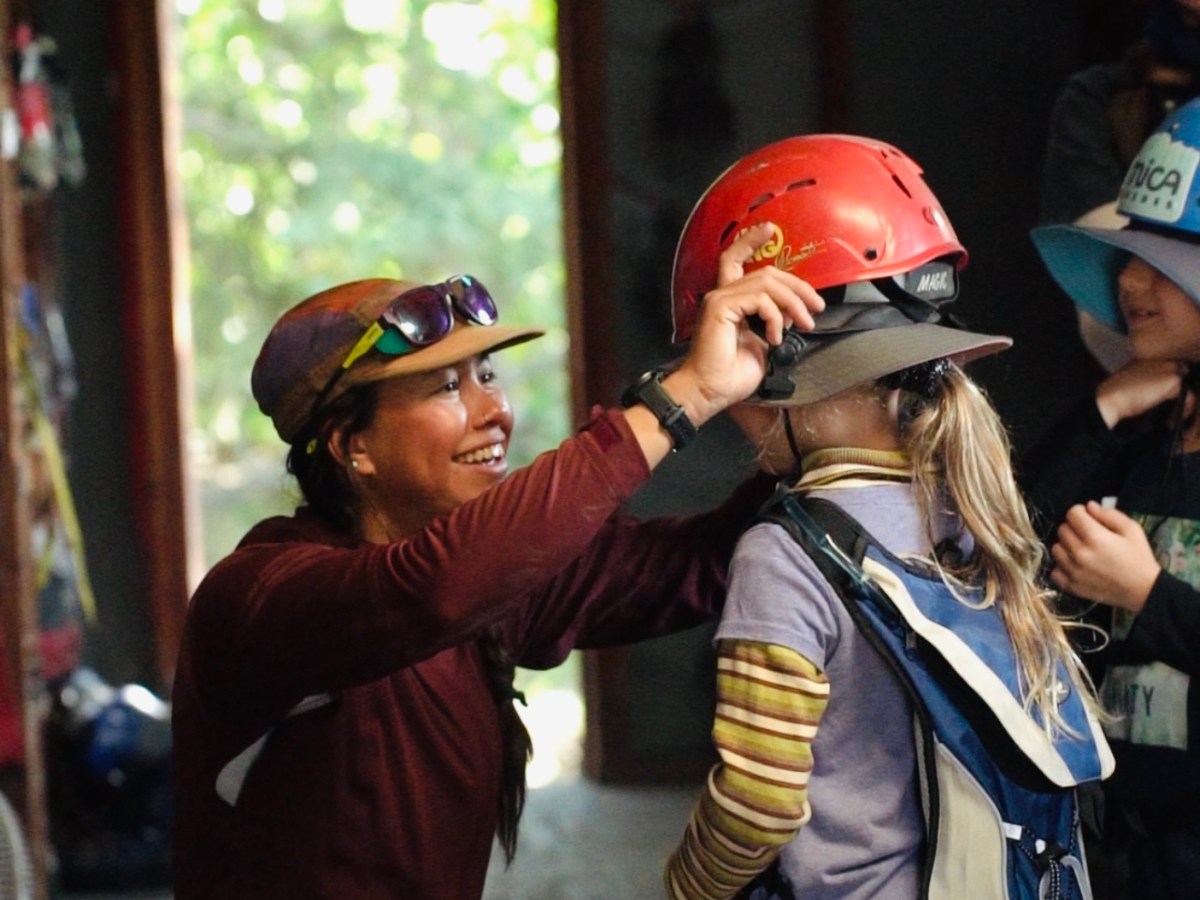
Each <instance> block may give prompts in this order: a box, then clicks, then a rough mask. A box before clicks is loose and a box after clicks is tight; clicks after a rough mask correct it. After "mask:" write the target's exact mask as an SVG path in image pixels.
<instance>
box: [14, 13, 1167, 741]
mask: <svg viewBox="0 0 1200 900" xmlns="http://www.w3.org/2000/svg"><path fill="white" fill-rule="evenodd" d="M570 2H584V3H591V2H598V0H570ZM1143 6H1144V3H1137V2H1133V0H1122V2H1116V0H1109V2H1102V0H1095V2H1083V0H1008V2H1005V3H982V2H977V0H910V2H905V3H887V2H882V0H875V2H867V0H856V2H845V3H835V2H832V0H825V2H818V0H809V2H787V3H768V2H763V0H741V2H738V0H724V2H722V0H711V2H707V3H689V2H684V0H678V2H665V0H610V2H608V3H605V4H604V5H603V16H602V21H603V23H604V24H603V28H602V29H599V30H598V33H596V34H595V35H594V41H595V42H596V46H598V47H600V48H602V53H601V57H602V59H603V61H604V66H603V71H602V72H600V73H598V75H597V77H600V78H603V80H604V83H603V96H604V97H605V98H606V101H605V108H603V109H600V108H596V109H589V110H585V111H581V113H582V114H585V115H589V116H592V117H598V118H599V119H600V120H601V121H602V122H603V125H604V135H605V141H606V144H607V146H606V148H605V153H606V156H607V159H608V168H607V172H606V173H605V174H606V177H607V178H608V179H609V188H610V190H609V192H608V197H609V206H608V209H607V210H605V215H606V218H607V220H608V221H609V222H610V226H609V227H610V234H608V235H606V236H605V240H604V241H600V242H598V243H599V245H600V246H607V247H609V248H611V259H610V260H608V261H607V264H608V265H610V266H611V277H612V288H611V296H608V297H601V298H597V297H588V298H586V302H588V303H597V302H600V303H608V304H611V316H612V321H613V324H614V327H613V329H612V331H611V333H610V334H607V335H603V336H601V335H591V336H589V340H592V341H599V342H601V346H602V347H604V348H605V349H606V350H607V351H608V352H611V353H612V354H614V356H615V358H616V359H617V360H618V370H619V373H620V374H621V376H622V378H623V379H625V380H631V379H632V378H633V377H635V376H636V374H637V373H639V372H640V371H641V370H643V369H644V368H646V367H647V366H648V365H650V364H652V363H655V362H658V361H661V360H662V359H663V358H664V356H665V355H666V354H668V353H670V352H671V350H670V348H669V347H668V345H667V331H666V329H667V327H668V325H667V321H668V320H667V310H668V307H667V297H668V288H669V274H670V265H671V259H672V255H673V251H674V243H675V239H676V237H677V235H678V233H679V230H680V228H681V226H682V223H683V221H684V219H685V217H686V215H687V212H688V210H689V209H690V206H691V204H692V203H693V202H694V201H695V199H696V198H697V197H699V195H700V193H701V192H702V191H703V190H704V188H706V187H707V185H708V184H709V183H710V182H711V181H712V179H713V178H715V177H716V176H717V175H718V174H719V173H720V172H721V171H722V170H723V169H724V168H725V167H726V166H728V165H729V164H730V163H732V162H733V161H734V160H736V159H737V158H738V156H740V155H741V154H743V153H745V152H747V151H749V150H751V149H754V148H756V147H758V146H761V145H762V144H764V143H767V142H770V141H773V140H776V139H779V138H783V137H786V136H789V135H793V134H799V133H804V132H813V131H829V130H840V131H847V132H851V133H857V134H864V135H869V136H872V137H876V138H882V139H884V140H888V141H890V142H892V143H894V144H896V145H897V146H899V147H900V148H901V149H903V150H905V151H906V152H907V153H909V154H910V155H911V156H913V157H914V158H915V159H916V160H917V161H918V162H919V163H921V164H922V165H923V166H924V168H925V170H926V175H927V180H928V181H929V183H930V185H931V186H932V187H933V189H934V191H935V193H936V194H937V195H938V196H939V198H940V199H941V200H942V203H943V205H944V207H945V208H946V210H947V212H948V214H949V216H950V218H951V220H952V222H953V223H954V225H955V227H956V229H957V231H958V234H959V237H960V239H961V240H962V242H963V243H964V244H965V245H966V247H967V248H968V250H969V252H970V254H971V262H970V265H969V266H968V268H967V269H966V271H965V272H964V275H963V294H962V296H963V298H964V299H963V301H962V303H961V304H960V310H961V312H962V313H963V316H964V318H965V319H966V320H967V322H968V324H970V325H971V326H972V327H973V328H975V329H977V330H982V331H992V332H998V333H1006V334H1010V335H1012V336H1013V337H1014V338H1015V346H1014V348H1013V349H1012V350H1011V351H1009V352H1007V353H1005V354H1002V355H1001V356H999V357H995V358H993V359H989V360H985V361H983V362H981V363H980V364H979V365H978V367H977V368H976V369H975V370H974V371H975V374H976V375H977V377H978V378H979V379H980V380H981V381H982V382H983V383H984V385H985V386H986V387H987V388H988V390H989V391H990V393H991V394H992V396H993V398H994V400H995V402H996V405H997V406H998V408H999V409H1000V412H1001V413H1002V415H1003V416H1004V417H1005V418H1006V419H1007V421H1008V422H1009V423H1010V424H1011V428H1012V435H1013V440H1014V443H1015V445H1016V447H1017V450H1018V452H1020V451H1022V450H1024V449H1025V448H1027V447H1028V446H1030V445H1031V444H1032V443H1033V442H1034V441H1036V439H1037V438H1039V437H1040V436H1041V434H1042V433H1043V432H1044V430H1045V429H1046V428H1047V427H1048V425H1049V424H1050V423H1052V422H1053V421H1054V420H1055V419H1056V418H1057V417H1058V416H1060V415H1061V414H1062V413H1063V412H1064V411H1065V410H1066V409H1067V408H1069V406H1070V405H1072V404H1073V403H1074V402H1076V401H1077V400H1078V399H1079V398H1080V397H1081V396H1082V395H1083V394H1084V393H1085V392H1086V391H1087V389H1088V388H1089V386H1090V384H1091V379H1092V377H1093V372H1094V368H1093V365H1092V364H1091V362H1090V360H1089V359H1088V357H1087V356H1086V353H1085V351H1084V350H1083V348H1082V345H1081V343H1080V341H1079V339H1078V337H1077V335H1076V330H1075V320H1074V314H1073V312H1072V309H1071V307H1070V304H1069V303H1068V302H1067V301H1066V300H1065V299H1064V298H1063V297H1062V296H1061V294H1059V293H1058V292H1057V290H1056V289H1055V288H1054V287H1053V286H1052V284H1051V282H1050V281H1049V279H1048V276H1047V275H1046V274H1045V273H1044V271H1043V270H1042V268H1041V265H1040V263H1039V261H1038V259H1037V257H1036V255H1035V252H1034V250H1033V246H1032V244H1031V243H1030V241H1029V238H1028V231H1029V228H1030V227H1031V226H1032V225H1033V224H1034V223H1035V221H1036V216H1037V204H1038V192H1039V186H1040V168H1041V161H1042V154H1043V148H1044V145H1045V139H1046V131H1047V123H1048V118H1049V113H1050V108H1051V104H1052V103H1053V100H1054V97H1055V96H1056V95H1057V93H1058V92H1059V90H1060V89H1061V87H1062V85H1063V83H1064V81H1065V79H1066V77H1067V76H1068V74H1070V73H1071V72H1073V71H1075V70H1076V69H1078V68H1080V67H1081V66H1083V65H1085V64H1088V63H1091V62H1095V61H1099V60H1104V59H1110V58H1112V57H1114V56H1115V55H1116V54H1117V53H1118V52H1119V51H1120V50H1121V49H1122V48H1123V47H1124V46H1125V44H1126V43H1127V41H1128V40H1129V39H1130V38H1132V37H1133V36H1134V35H1135V34H1136V30H1137V28H1136V23H1137V21H1138V16H1139V13H1140V11H1141V8H1142V7H1143ZM37 12H38V17H39V18H38V21H37V23H36V25H37V28H38V30H39V31H42V32H46V33H49V34H50V35H52V36H54V37H55V38H56V40H57V41H58V44H59V58H60V60H61V62H62V63H63V65H64V66H65V69H66V72H67V74H68V78H69V84H70V88H71V91H72V93H73V96H74V98H75V106H76V113H77V116H78V119H79V127H80V130H81V134H82V139H83V143H84V147H85V152H86V156H87V164H88V176H87V178H86V180H85V181H84V183H83V184H82V185H81V186H79V187H77V188H73V187H62V188H60V189H59V191H58V192H57V194H56V197H55V211H54V218H53V232H54V241H55V245H56V252H57V256H58V260H59V263H58V277H59V280H60V285H59V295H60V297H61V302H62V305H63V308H64V313H65V316H66V319H67V328H68V332H69V334H70V338H71V342H72V345H73V347H74V350H75V353H76V356H77V362H78V368H79V374H80V394H79V397H78V399H77V400H76V402H75V404H74V408H73V412H72V417H71V423H70V435H71V444H70V446H69V447H68V451H69V454H70V459H71V469H70V477H71V482H72V487H73V489H74V492H75V497H76V504H77V507H78V510H79V515H80V520H81V525H82V528H83V532H84V537H85V541H86V545H87V555H88V566H89V569H90V573H91V577H92V581H93V583H94V587H95V590H96V593H97V596H98V599H99V602H100V608H101V615H100V621H99V624H98V625H97V626H95V627H93V628H92V629H91V630H90V632H89V635H88V641H87V656H88V658H89V662H91V664H92V665H93V666H95V667H96V668H97V670H98V671H100V673H101V674H102V675H103V676H104V677H105V678H106V679H107V680H109V681H110V682H112V683H124V682H128V681H141V682H144V683H148V684H155V682H156V676H155V674H154V671H155V669H154V653H153V648H152V641H153V637H152V628H151V625H150V622H149V618H148V613H147V606H146V600H145V597H144V593H145V588H144V583H145V578H144V572H143V569H142V566H141V561H140V560H139V559H138V558H137V553H136V551H135V549H134V548H135V547H136V546H137V540H136V539H135V534H134V511H133V510H132V508H131V498H130V496H129V493H128V490H127V485H128V481H129V472H130V467H131V466H133V465H135V463H134V462H133V461H134V460H135V459H136V458H137V453H136V449H137V448H131V447H130V446H128V440H127V437H126V436H127V434H128V429H126V428H125V427H123V423H126V422H128V421H129V417H131V416H136V415H137V411H136V410H134V409H131V408H130V407H129V404H128V403H127V402H126V393H125V391H124V389H123V384H124V378H125V375H124V372H123V369H122V351H123V348H122V340H124V337H123V335H124V334H127V333H128V331H127V330H125V329H123V328H122V317H123V314H124V313H123V304H122V283H121V271H120V267H119V243H120V235H119V233H118V230H117V227H116V224H115V223H116V222H117V220H118V215H117V213H118V205H119V196H120V185H119V184H118V182H117V177H116V171H117V169H118V165H117V163H118V162H119V161H118V160H117V159H116V150H115V147H116V146H117V135H115V134H114V130H113V129H114V122H115V115H114V106H115V103H116V102H117V100H118V98H117V97H115V95H114V79H113V76H112V72H113V69H114V62H113V61H114V58H115V56H116V54H118V53H119V52H120V51H121V48H120V47H117V46H114V44H113V41H112V40H111V39H110V33H111V31H112V28H111V26H112V12H111V6H110V4H108V3H97V2H85V0H76V2H66V0H60V2H48V3H39V4H37ZM149 27H152V26H151V23H147V28H149ZM594 237H595V236H594V235H589V234H587V233H584V234H581V235H580V238H579V239H580V242H581V244H583V245H584V247H583V250H584V252H586V250H587V244H588V243H589V241H590V240H591V239H592V238H594ZM464 265H466V263H464ZM467 267H468V268H469V265H467ZM164 302H165V300H164ZM588 399H589V400H591V401H593V402H613V401H615V399H616V398H615V396H596V397H590V398H588ZM749 463H750V455H749V453H748V451H747V449H746V448H745V447H744V446H743V445H742V444H741V443H740V442H739V441H738V439H737V438H736V436H735V435H733V434H732V432H731V430H730V429H729V428H723V427H720V426H718V427H713V428H709V429H705V433H704V435H703V436H702V439H701V441H700V442H699V444H698V446H697V447H696V448H695V449H693V450H689V452H688V453H687V454H681V455H680V456H679V457H677V458H673V459H672V460H670V461H669V462H668V463H667V464H666V465H665V466H664V467H663V469H662V470H661V474H660V475H659V476H657V477H656V479H655V482H654V484H653V485H652V487H651V488H650V489H648V490H647V491H645V492H644V493H643V494H641V495H639V497H638V498H637V500H636V503H635V504H634V510H635V511H636V512H639V513H657V512H664V511H683V510H687V509H692V508H697V507H702V506H707V505H709V504H710V503H712V502H715V500H716V499H718V498H719V497H721V496H723V495H724V493H725V492H726V491H727V490H728V488H729V486H730V485H731V484H732V483H733V482H734V481H736V480H737V478H738V477H740V475H741V474H742V473H743V472H744V471H746V467H747V466H748V465H749ZM181 564H182V563H181ZM707 654H708V633H707V632H706V631H704V630H701V631H700V632H693V633H691V634H688V635H684V636H681V637H679V638H674V639H670V640H667V641H661V642H656V643H655V644H652V645H648V646H647V647H646V648H644V650H640V651H638V652H637V653H635V654H632V655H631V656H630V657H629V669H628V675H629V678H628V684H629V685H631V687H630V690H631V692H632V693H631V705H630V716H631V721H632V722H634V723H638V722H640V723H643V726H642V727H640V728H638V730H637V731H636V734H635V735H634V743H635V745H636V747H638V748H640V750H642V751H645V752H647V753H653V752H656V750H658V749H660V748H663V747H668V746H669V747H675V748H678V747H680V746H681V745H682V746H685V747H686V746H694V747H696V748H707V728H708V705H707V704H708V702H709V701H708V696H709V695H708V688H707V685H709V684H710V682H711V680H712V676H711V671H712V670H711V668H710V667H709V664H708V663H709V660H708V655H707Z"/></svg>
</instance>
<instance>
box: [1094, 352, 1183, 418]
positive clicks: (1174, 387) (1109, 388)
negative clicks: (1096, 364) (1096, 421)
mask: <svg viewBox="0 0 1200 900" xmlns="http://www.w3.org/2000/svg"><path fill="white" fill-rule="evenodd" d="M1184 373H1185V367H1184V365H1183V364H1182V363H1179V362H1177V361H1175V360H1170V359H1147V360H1137V361H1135V362H1131V363H1129V364H1128V365H1126V366H1124V367H1123V368H1121V369H1118V370H1117V371H1116V372H1114V373H1113V374H1112V375H1110V376H1109V377H1108V378H1106V379H1104V381H1102V382H1101V383H1100V386H1099V387H1098V388H1096V406H1097V408H1098V409H1099V410H1100V416H1101V418H1103V419H1104V424H1105V425H1107V426H1108V427H1109V428H1115V427H1116V425H1117V423H1118V422H1120V421H1122V420H1123V419H1128V418H1131V417H1133V416H1137V415H1141V414H1142V413H1144V412H1146V411H1147V410H1151V409H1153V408H1154V407H1156V406H1158V405H1159V404H1160V403H1165V402H1166V401H1168V400H1172V399H1174V398H1175V397H1178V396H1179V391H1180V389H1181V387H1182V385H1183V376H1184Z"/></svg>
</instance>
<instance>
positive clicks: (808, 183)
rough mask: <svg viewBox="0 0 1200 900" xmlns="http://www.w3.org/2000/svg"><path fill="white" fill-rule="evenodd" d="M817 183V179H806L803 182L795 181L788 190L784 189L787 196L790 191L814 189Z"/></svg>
mask: <svg viewBox="0 0 1200 900" xmlns="http://www.w3.org/2000/svg"><path fill="white" fill-rule="evenodd" d="M816 183H817V179H815V178H805V179H804V180H803V181H793V182H792V183H791V184H789V185H788V186H787V187H786V188H784V189H783V191H784V193H785V194H786V193H787V192H788V191H796V190H799V189H800V188H806V187H812V186H813V185H814V184H816Z"/></svg>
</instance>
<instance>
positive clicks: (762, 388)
mask: <svg viewBox="0 0 1200 900" xmlns="http://www.w3.org/2000/svg"><path fill="white" fill-rule="evenodd" d="M756 330H757V329H756ZM807 347H808V341H806V340H805V339H804V337H803V336H802V335H801V333H800V332H799V331H798V330H797V329H796V328H795V327H794V326H793V327H789V328H787V329H785V330H784V332H783V342H782V343H781V344H779V345H777V346H774V347H772V348H771V349H770V351H768V353H767V374H766V376H765V377H764V378H763V381H762V384H760V385H759V386H758V396H759V397H761V398H762V399H763V400H786V399H787V398H788V397H790V396H792V394H794V393H796V382H794V381H793V380H792V376H791V375H789V374H787V370H788V369H790V368H791V367H792V366H794V365H795V364H796V361H797V360H799V359H800V355H801V354H802V353H803V352H804V351H805V349H807Z"/></svg>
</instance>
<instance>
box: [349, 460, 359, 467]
mask: <svg viewBox="0 0 1200 900" xmlns="http://www.w3.org/2000/svg"><path fill="white" fill-rule="evenodd" d="M350 468H352V469H357V468H358V460H357V459H352V460H350Z"/></svg>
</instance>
